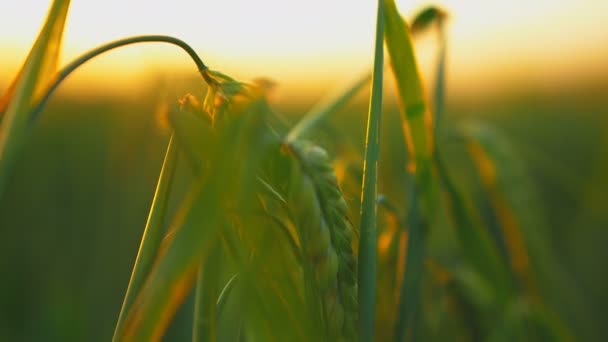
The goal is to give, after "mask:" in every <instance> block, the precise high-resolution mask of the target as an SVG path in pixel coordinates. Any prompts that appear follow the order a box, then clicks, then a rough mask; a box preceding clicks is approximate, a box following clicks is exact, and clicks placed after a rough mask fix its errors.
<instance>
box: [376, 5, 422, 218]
mask: <svg viewBox="0 0 608 342" xmlns="http://www.w3.org/2000/svg"><path fill="white" fill-rule="evenodd" d="M384 3H385V4H386V22H385V28H386V34H385V41H386V47H387V50H388V52H389V55H390V59H391V66H392V70H393V75H394V76H395V80H396V83H397V90H398V97H399V100H400V102H401V108H402V111H401V113H402V123H403V130H404V135H405V138H406V142H407V149H408V153H409V156H410V158H411V162H410V165H411V169H414V170H415V173H416V181H417V183H418V186H419V190H420V195H421V198H422V200H423V203H422V206H421V208H422V211H423V212H424V213H425V217H426V216H427V214H428V215H430V214H431V213H432V208H433V203H432V202H433V199H432V196H431V191H430V189H431V186H430V183H431V161H432V153H433V136H432V124H433V123H432V121H433V117H432V113H431V111H430V110H429V107H428V105H427V102H426V96H425V93H424V88H423V86H422V81H421V78H420V72H419V69H418V65H417V62H416V56H415V54H414V47H413V45H412V40H411V36H410V32H409V29H408V27H407V25H406V23H405V22H404V21H403V19H402V18H401V16H400V14H399V11H398V10H397V6H396V4H395V1H394V0H384Z"/></svg>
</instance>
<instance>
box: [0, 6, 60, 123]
mask: <svg viewBox="0 0 608 342" xmlns="http://www.w3.org/2000/svg"><path fill="white" fill-rule="evenodd" d="M69 3H70V1H69V0H68V1H63V0H61V1H54V3H53V4H52V7H51V10H50V11H49V14H48V16H47V22H46V24H45V26H44V27H43V29H42V31H41V32H40V35H39V36H38V38H37V40H36V42H35V43H34V46H33V47H32V49H31V50H30V52H29V54H28V57H27V58H26V62H25V63H24V65H22V66H21V69H20V70H19V72H18V73H17V77H15V79H14V80H13V82H12V83H11V85H10V86H9V87H8V88H7V89H6V91H5V92H4V94H3V95H2V96H0V119H1V118H2V114H3V113H4V111H5V110H6V108H7V106H8V104H9V102H11V99H12V97H13V95H15V92H16V91H17V86H18V83H19V81H21V79H22V76H23V75H24V73H25V70H26V68H28V62H29V61H30V60H32V59H35V58H37V57H36V54H40V53H41V51H44V50H46V51H44V52H42V54H43V59H42V62H41V64H40V70H39V71H38V74H39V76H38V79H37V81H36V82H35V86H34V91H33V96H34V97H38V96H39V95H40V94H41V92H42V91H44V90H45V88H46V87H47V85H48V84H49V83H50V81H51V79H52V78H53V77H54V75H55V72H56V71H57V65H58V63H59V54H60V50H61V40H62V33H63V26H64V25H65V17H66V16H67V10H68V7H69ZM54 11H58V12H54ZM45 32H46V33H45ZM44 34H48V36H47V38H45V37H43V35H44ZM45 39H48V41H47V43H46V44H45V43H44V42H43V40H45ZM41 49H42V50H41ZM30 72H31V70H30ZM32 100H33V99H32Z"/></svg>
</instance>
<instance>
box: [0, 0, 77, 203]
mask: <svg viewBox="0 0 608 342" xmlns="http://www.w3.org/2000/svg"><path fill="white" fill-rule="evenodd" d="M69 5H70V1H69V0H56V1H54V2H53V4H52V5H51V8H50V10H49V13H48V15H47V18H46V22H45V24H44V26H43V28H42V30H41V31H40V34H39V35H38V38H37V39H36V42H35V43H34V46H33V47H32V49H31V50H30V53H29V55H28V57H27V59H26V61H25V64H24V65H23V68H22V70H21V72H20V73H19V76H18V78H17V80H15V83H14V84H15V85H14V86H11V87H9V92H8V93H7V94H5V95H4V97H3V100H2V103H3V104H2V106H6V112H5V115H4V117H3V118H2V126H1V127H0V196H1V195H2V193H3V192H4V187H5V186H6V183H7V182H8V178H9V177H10V174H11V173H12V170H13V167H14V164H15V161H16V159H17V156H18V154H19V152H20V151H21V149H22V147H23V145H24V143H25V141H26V136H27V133H28V129H27V128H28V127H27V124H28V122H29V119H30V115H29V114H30V111H31V109H32V104H33V102H34V101H36V96H38V95H39V93H40V92H41V91H43V90H44V89H45V88H46V87H47V85H48V80H49V78H51V77H53V76H54V74H55V69H56V65H57V59H58V56H59V52H60V49H61V39H62V35H63V28H64V25H65V20H66V17H67V13H68V8H69ZM13 91H14V93H11V92H13ZM2 109H3V108H0V111H2Z"/></svg>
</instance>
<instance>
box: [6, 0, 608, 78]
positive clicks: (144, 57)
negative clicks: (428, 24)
mask: <svg viewBox="0 0 608 342" xmlns="http://www.w3.org/2000/svg"><path fill="white" fill-rule="evenodd" d="M398 3H399V4H400V5H401V6H402V7H401V10H402V11H403V13H409V14H411V13H413V11H414V10H415V9H417V8H419V7H420V6H422V5H423V4H424V3H425V2H423V1H408V0H401V1H398ZM438 3H439V4H441V5H443V6H444V7H445V8H446V9H448V10H449V11H450V13H451V14H452V20H451V23H450V25H451V27H450V38H451V42H450V79H451V80H452V81H455V82H457V83H458V82H461V81H463V80H465V79H466V83H467V86H468V87H472V86H475V85H476V83H480V82H481V83H482V84H484V83H487V80H488V79H492V78H493V77H500V78H501V79H504V80H506V81H509V80H510V81H521V78H522V77H523V76H522V75H524V74H525V75H526V78H528V80H529V81H530V82H546V81H547V78H553V77H562V78H563V77H566V78H571V77H574V76H578V77H581V76H586V74H588V73H589V71H590V70H594V69H597V68H600V67H602V68H605V67H604V65H605V63H603V62H604V60H606V58H608V44H607V43H608V30H606V29H605V27H602V25H604V26H605V23H606V21H607V20H608V2H606V1H602V0H594V1H592V0H587V1H576V0H567V1H559V2H556V1H551V0H543V1H532V2H531V1H523V0H519V1H508V2H498V1H447V0H446V1H439V2H438ZM45 14H46V7H45V6H40V5H39V1H34V0H23V1H15V2H13V3H12V4H11V6H8V7H5V8H3V11H2V12H1V13H0V49H1V51H2V56H3V58H2V60H0V84H4V83H6V78H7V77H10V75H12V74H14V73H15V71H16V70H17V68H18V67H19V65H20V63H21V60H22V59H23V58H24V56H25V54H26V52H27V50H28V48H29V46H30V44H31V42H32V41H33V39H34V37H35V35H36V34H37V31H38V29H39V25H40V22H41V20H42V18H43V17H44V15H45ZM373 22H374V3H373V1H350V0H334V1H320V0H315V1H311V0H309V1H281V0H259V1H249V0H223V1H192V0H177V1H160V0H154V1H145V0H133V1H128V2H124V1H119V0H107V1H102V2H97V1H74V3H73V4H72V7H71V9H70V13H69V17H68V23H67V31H66V34H65V38H64V42H65V50H64V54H63V61H64V62H66V61H67V60H69V59H71V58H73V57H75V56H76V55H78V54H80V53H82V52H83V51H85V50H87V49H90V48H92V47H94V46H96V45H98V44H100V43H102V42H106V41H109V40H112V39H116V38H119V37H124V36H129V35H135V34H150V33H160V32H162V33H164V34H169V35H174V36H177V37H180V38H182V39H184V40H186V41H188V42H190V43H191V44H192V45H194V47H195V48H196V49H197V50H198V51H199V52H200V54H201V55H202V56H203V58H204V59H205V61H206V62H207V63H208V64H210V65H211V66H217V67H221V68H222V69H224V70H233V71H234V72H236V73H237V74H240V75H242V76H243V77H245V78H252V77H257V76H266V77H271V78H277V79H280V80H281V83H283V84H289V83H290V82H295V81H299V82H301V81H306V82H307V83H308V84H309V85H311V84H312V83H317V82H328V81H329V82H332V83H333V82H336V81H339V80H343V79H345V78H346V79H348V78H351V77H352V76H351V73H352V71H353V70H364V69H365V68H367V67H369V65H370V61H371V48H372V40H373ZM558 25H559V27H560V29H556V27H558ZM565 26H567V27H568V31H567V32H566V31H564V30H563V28H564V27H565ZM421 51H422V53H424V49H422V50H421ZM548 56H551V58H549V59H547V57H548ZM184 63H188V62H187V60H186V59H185V58H184V57H183V56H182V54H180V52H179V51H175V50H174V49H164V47H163V46H146V47H131V48H128V49H124V50H122V51H119V52H114V53H112V54H109V55H107V56H104V57H103V58H101V59H99V60H98V61H96V62H95V63H93V64H91V66H88V67H86V68H85V69H84V70H83V71H82V72H80V73H79V75H77V76H76V77H75V78H77V79H93V78H94V77H95V76H98V75H99V74H100V73H103V74H107V72H108V71H109V70H110V69H112V70H113V71H112V75H113V76H114V77H116V78H120V79H122V80H126V79H129V78H133V77H134V76H137V75H141V74H142V73H143V72H145V71H149V70H156V69H163V70H166V68H167V65H168V64H170V65H171V67H174V66H180V67H182V68H183V64H184ZM187 67H190V65H189V64H188V65H187ZM97 82H99V81H98V80H97ZM112 82H113V84H115V83H116V80H115V79H113V80H112ZM300 84H302V83H300ZM477 85H479V84H477Z"/></svg>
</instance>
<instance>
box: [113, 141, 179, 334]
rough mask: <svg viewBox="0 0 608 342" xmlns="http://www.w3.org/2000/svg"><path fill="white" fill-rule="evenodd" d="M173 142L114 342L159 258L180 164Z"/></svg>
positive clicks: (162, 171)
mask: <svg viewBox="0 0 608 342" xmlns="http://www.w3.org/2000/svg"><path fill="white" fill-rule="evenodd" d="M176 145H177V144H176V143H175V141H174V137H173V135H172V136H171V138H170V139H169V145H168V146H167V153H166V154H165V160H164V161H163V166H162V168H161V171H160V176H159V177H158V184H157V185H156V191H155V193H154V199H153V200H152V206H151V208H150V213H149V214H148V222H147V223H146V228H145V229H144V233H143V236H142V239H141V244H140V246H139V251H138V252H137V258H136V259H135V265H134V266H133V272H132V273H131V279H130V280H129V286H128V287H127V292H126V294H125V299H124V301H123V304H122V308H121V309H120V314H119V316H118V323H116V328H115V330H114V337H113V340H117V339H118V333H119V332H120V330H121V329H122V326H123V323H124V321H125V318H126V316H127V313H128V312H129V309H130V308H131V305H132V304H133V301H134V300H135V296H136V295H137V293H139V291H140V290H141V288H142V286H143V284H144V280H145V279H146V277H147V275H148V274H149V272H150V269H151V268H152V264H153V262H154V259H155V257H156V254H157V251H158V247H159V246H160V244H161V241H162V239H163V233H164V231H165V230H164V229H163V228H164V223H165V215H166V212H167V204H168V200H169V194H170V193H171V183H172V179H173V174H174V171H175V165H176V164H177V147H176Z"/></svg>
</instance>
